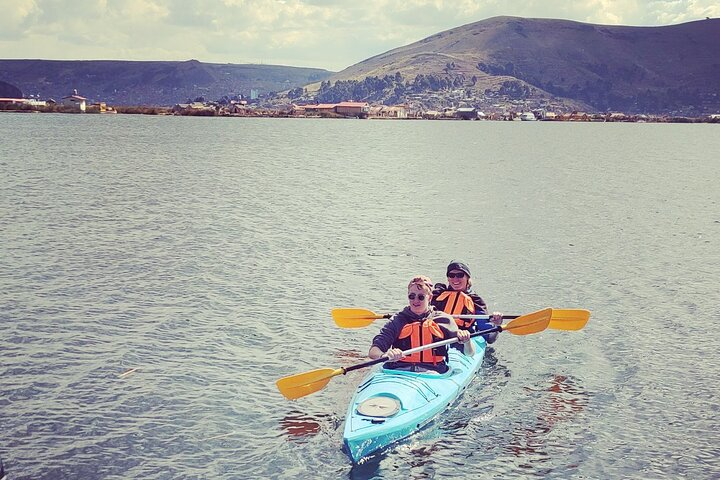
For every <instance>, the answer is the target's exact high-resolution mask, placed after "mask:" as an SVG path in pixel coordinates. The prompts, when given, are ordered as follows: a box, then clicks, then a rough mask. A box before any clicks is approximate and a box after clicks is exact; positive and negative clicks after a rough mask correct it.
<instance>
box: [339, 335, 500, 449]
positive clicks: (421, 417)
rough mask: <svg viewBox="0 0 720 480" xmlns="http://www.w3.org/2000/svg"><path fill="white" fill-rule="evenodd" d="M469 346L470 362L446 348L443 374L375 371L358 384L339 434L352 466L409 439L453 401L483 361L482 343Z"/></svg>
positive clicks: (475, 338)
mask: <svg viewBox="0 0 720 480" xmlns="http://www.w3.org/2000/svg"><path fill="white" fill-rule="evenodd" d="M472 341H473V342H475V350H476V352H475V355H473V356H467V355H465V354H463V353H461V352H460V351H459V350H457V349H456V348H450V352H449V354H448V355H449V359H448V365H449V367H450V368H449V370H448V371H447V372H446V373H444V374H436V373H418V372H412V371H406V370H389V369H384V368H382V367H380V368H379V369H378V370H374V371H373V372H371V373H370V374H369V375H368V376H367V377H366V378H365V379H364V380H363V381H362V383H360V385H359V386H358V387H357V390H356V392H355V395H354V396H353V398H352V401H351V402H350V405H349V407H348V412H347V416H346V420H345V429H344V433H343V443H344V449H345V450H346V452H347V453H348V454H349V455H350V458H352V460H353V462H355V463H359V462H361V461H362V460H363V459H365V458H367V457H369V456H372V455H373V454H375V453H377V452H379V451H382V450H384V449H386V448H387V447H389V446H391V445H393V444H394V443H396V442H398V441H400V440H402V439H404V438H406V437H408V436H410V435H412V434H413V433H415V432H417V431H418V430H420V429H422V428H423V427H424V426H426V425H427V424H429V423H430V422H432V421H433V420H434V419H435V418H436V417H437V416H438V414H440V413H441V412H443V411H445V410H446V409H447V408H448V407H450V406H451V405H452V404H453V403H454V402H455V400H457V398H458V397H459V396H460V394H462V392H463V391H464V390H465V388H466V387H467V386H468V384H469V383H470V382H471V381H472V379H473V378H474V377H475V375H476V374H477V371H478V370H479V369H480V365H481V364H482V361H483V357H484V356H485V348H486V346H487V345H486V342H485V339H484V338H483V337H481V336H477V337H473V339H472Z"/></svg>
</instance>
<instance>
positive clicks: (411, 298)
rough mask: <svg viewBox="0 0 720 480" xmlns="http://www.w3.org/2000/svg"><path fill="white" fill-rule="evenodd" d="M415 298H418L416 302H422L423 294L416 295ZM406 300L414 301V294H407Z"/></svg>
mask: <svg viewBox="0 0 720 480" xmlns="http://www.w3.org/2000/svg"><path fill="white" fill-rule="evenodd" d="M417 298H418V300H420V301H421V302H422V301H423V300H425V294H424V293H420V294H418V296H417ZM408 299H409V300H415V294H414V293H410V294H408Z"/></svg>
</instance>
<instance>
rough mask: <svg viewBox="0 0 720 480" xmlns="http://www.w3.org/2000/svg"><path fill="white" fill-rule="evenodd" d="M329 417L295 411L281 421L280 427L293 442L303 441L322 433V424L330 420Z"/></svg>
mask: <svg viewBox="0 0 720 480" xmlns="http://www.w3.org/2000/svg"><path fill="white" fill-rule="evenodd" d="M329 418H330V416H329V415H317V418H316V417H314V416H312V415H307V414H305V413H303V412H300V411H298V410H293V411H291V412H290V413H288V414H287V415H285V417H283V419H282V420H281V421H280V427H281V428H282V430H283V432H285V434H286V436H287V437H288V438H289V439H291V440H297V439H302V438H304V437H309V436H313V435H316V434H318V433H320V430H321V422H322V421H325V422H326V423H327V421H328V420H329Z"/></svg>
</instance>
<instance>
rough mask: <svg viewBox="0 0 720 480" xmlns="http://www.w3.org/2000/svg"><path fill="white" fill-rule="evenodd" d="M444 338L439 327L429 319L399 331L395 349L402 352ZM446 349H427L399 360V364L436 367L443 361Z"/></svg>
mask: <svg viewBox="0 0 720 480" xmlns="http://www.w3.org/2000/svg"><path fill="white" fill-rule="evenodd" d="M444 338H445V334H444V333H443V331H442V329H441V328H440V326H439V325H438V324H437V323H435V321H434V320H433V319H431V318H429V319H427V320H425V321H423V322H412V323H408V324H407V325H405V326H404V327H403V328H402V330H401V331H400V335H399V336H398V339H397V341H396V347H397V348H400V349H402V350H409V349H411V348H415V347H420V346H422V345H429V344H431V343H434V342H438V341H440V340H442V339H444ZM446 353H447V347H445V346H442V347H436V348H428V349H427V350H423V351H421V352H415V353H413V354H410V355H408V356H407V357H403V358H402V359H400V361H401V362H411V363H432V364H433V365H437V364H438V363H442V362H444V361H445V354H446Z"/></svg>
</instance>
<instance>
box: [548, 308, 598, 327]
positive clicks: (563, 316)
mask: <svg viewBox="0 0 720 480" xmlns="http://www.w3.org/2000/svg"><path fill="white" fill-rule="evenodd" d="M589 320H590V310H583V309H571V308H553V311H552V318H551V319H550V325H548V328H552V329H553V330H581V329H582V328H584V327H585V325H586V324H587V322H588V321H589Z"/></svg>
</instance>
